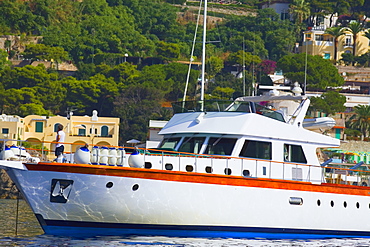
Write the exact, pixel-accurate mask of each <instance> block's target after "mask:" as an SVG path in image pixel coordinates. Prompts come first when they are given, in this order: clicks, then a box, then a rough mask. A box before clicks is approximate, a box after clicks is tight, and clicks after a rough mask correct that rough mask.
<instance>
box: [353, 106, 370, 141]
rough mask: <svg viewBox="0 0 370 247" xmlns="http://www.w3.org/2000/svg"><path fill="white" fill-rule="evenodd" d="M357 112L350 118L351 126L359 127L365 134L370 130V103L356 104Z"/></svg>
mask: <svg viewBox="0 0 370 247" xmlns="http://www.w3.org/2000/svg"><path fill="white" fill-rule="evenodd" d="M354 111H355V114H354V115H353V116H352V117H351V118H350V120H351V123H350V127H351V128H354V129H358V130H360V131H361V133H362V134H363V135H364V137H366V136H367V133H369V131H370V105H358V106H355V109H354Z"/></svg>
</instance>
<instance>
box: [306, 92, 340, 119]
mask: <svg viewBox="0 0 370 247" xmlns="http://www.w3.org/2000/svg"><path fill="white" fill-rule="evenodd" d="M344 103H346V96H344V95H341V94H340V93H338V92H336V91H327V92H325V93H323V94H322V95H321V96H320V97H312V98H311V108H312V109H313V110H315V111H320V112H323V113H325V114H327V115H334V114H335V113H337V112H343V111H345V110H346V107H345V106H344Z"/></svg>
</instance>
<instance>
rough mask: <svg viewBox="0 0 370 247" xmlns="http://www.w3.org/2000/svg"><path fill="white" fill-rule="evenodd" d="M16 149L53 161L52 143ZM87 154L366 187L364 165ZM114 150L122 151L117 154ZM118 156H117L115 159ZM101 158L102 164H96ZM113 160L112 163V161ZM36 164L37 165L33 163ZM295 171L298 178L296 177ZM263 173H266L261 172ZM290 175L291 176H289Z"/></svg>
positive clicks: (369, 182) (369, 177)
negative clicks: (321, 164) (137, 158)
mask: <svg viewBox="0 0 370 247" xmlns="http://www.w3.org/2000/svg"><path fill="white" fill-rule="evenodd" d="M4 142H6V140H2V143H4ZM18 142H19V143H18V144H19V146H18V149H17V151H18V152H19V155H16V156H15V157H14V158H13V159H12V160H17V159H18V160H21V161H24V162H33V163H35V162H34V161H32V160H27V156H26V155H25V153H24V152H25V151H27V152H28V153H29V154H30V155H31V156H32V157H36V158H38V159H39V160H40V161H41V162H45V161H46V162H53V159H54V158H55V156H54V151H53V150H51V148H50V145H51V144H55V143H50V142H48V143H40V142H37V143H35V142H34V143H32V142H26V141H18ZM64 145H66V146H67V145H70V146H71V148H70V150H77V149H78V148H80V147H82V146H84V145H83V144H81V143H80V144H76V143H64ZM89 149H90V151H91V154H93V152H94V151H93V149H95V151H96V150H98V149H100V150H103V149H104V151H106V153H103V152H95V153H94V155H95V157H94V159H95V160H96V161H97V162H96V163H95V165H100V166H101V167H102V165H103V164H104V165H106V166H107V167H112V168H113V167H115V166H117V167H118V166H121V167H122V166H123V167H129V166H130V165H129V162H128V160H129V157H130V155H131V153H132V152H134V151H140V153H141V155H142V158H143V160H142V161H143V164H142V168H141V169H158V170H167V171H181V172H195V173H204V174H218V175H229V176H238V177H246V178H267V179H282V180H293V181H302V182H311V183H331V184H342V185H347V186H370V171H369V170H367V166H366V165H364V166H362V167H355V168H354V169H353V168H341V167H336V166H333V165H330V164H328V165H327V166H324V167H320V166H318V165H310V164H300V163H292V162H278V161H272V160H264V159H256V158H247V157H231V156H223V155H208V154H194V153H185V152H178V151H174V150H169V149H168V150H167V149H146V148H136V147H120V146H117V147H107V146H94V148H89ZM108 150H113V151H114V153H115V154H114V155H116V156H115V157H113V156H114V155H113V154H112V153H108ZM118 150H123V152H121V153H118V152H117V151H118ZM71 155H73V153H72V152H70V151H68V152H66V153H65V156H66V158H67V159H65V162H66V163H69V162H73V158H72V159H71V158H68V156H69V157H71ZM119 155H120V156H121V157H118V156H119ZM112 157H113V158H115V159H117V160H118V159H121V163H120V164H118V163H115V164H109V162H110V161H111V160H108V159H109V158H112ZM103 158H104V159H105V162H106V163H102V162H99V161H101V160H102V159H103ZM115 159H114V160H115ZM36 163H37V162H36ZM88 164H90V165H94V164H93V162H88ZM299 169H302V171H300V173H301V175H300V176H299V175H297V174H299ZM264 170H266V172H265V171H264ZM292 172H293V173H295V175H292Z"/></svg>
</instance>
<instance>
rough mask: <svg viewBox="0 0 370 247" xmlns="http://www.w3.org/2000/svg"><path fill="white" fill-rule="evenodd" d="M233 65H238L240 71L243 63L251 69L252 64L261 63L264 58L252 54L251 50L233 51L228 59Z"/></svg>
mask: <svg viewBox="0 0 370 247" xmlns="http://www.w3.org/2000/svg"><path fill="white" fill-rule="evenodd" d="M227 61H228V62H229V63H231V64H232V65H238V71H239V72H240V71H242V68H243V65H244V66H245V67H246V68H247V69H248V70H249V69H251V67H252V65H253V64H254V65H256V66H257V64H259V63H261V62H262V60H261V58H260V57H259V56H256V55H252V54H251V53H250V52H243V51H242V50H240V51H238V52H234V53H231V54H230V55H229V57H228V59H227Z"/></svg>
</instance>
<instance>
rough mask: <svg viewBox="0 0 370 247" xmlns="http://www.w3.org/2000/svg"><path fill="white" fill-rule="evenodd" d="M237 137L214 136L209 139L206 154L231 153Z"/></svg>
mask: <svg viewBox="0 0 370 247" xmlns="http://www.w3.org/2000/svg"><path fill="white" fill-rule="evenodd" d="M235 143H236V139H231V138H215V137H212V138H210V139H209V141H208V145H207V149H206V151H205V152H204V153H205V154H220V155H231V152H232V151H233V149H234V146H235Z"/></svg>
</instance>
